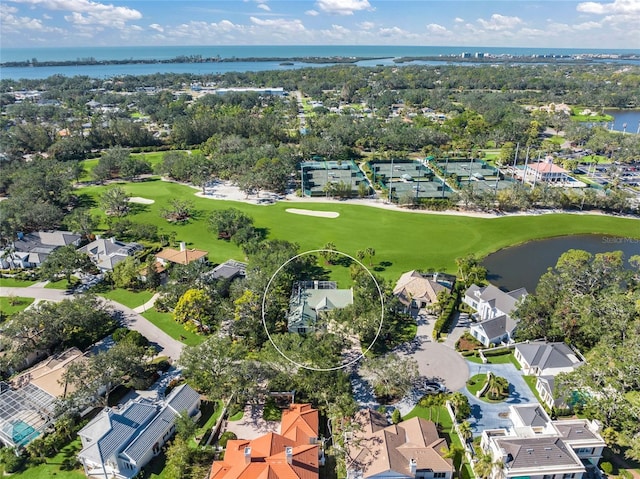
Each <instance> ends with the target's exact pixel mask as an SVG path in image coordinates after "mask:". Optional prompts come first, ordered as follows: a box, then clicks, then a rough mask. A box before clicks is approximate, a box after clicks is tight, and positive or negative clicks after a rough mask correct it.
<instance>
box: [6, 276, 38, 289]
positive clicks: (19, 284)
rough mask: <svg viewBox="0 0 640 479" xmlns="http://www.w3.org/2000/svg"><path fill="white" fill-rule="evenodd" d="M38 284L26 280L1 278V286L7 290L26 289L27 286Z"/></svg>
mask: <svg viewBox="0 0 640 479" xmlns="http://www.w3.org/2000/svg"><path fill="white" fill-rule="evenodd" d="M36 283H37V281H27V280H24V279H16V278H0V286H5V287H7V288H26V287H27V286H31V285H33V284H36Z"/></svg>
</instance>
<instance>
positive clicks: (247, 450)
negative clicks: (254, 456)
mask: <svg viewBox="0 0 640 479" xmlns="http://www.w3.org/2000/svg"><path fill="white" fill-rule="evenodd" d="M250 462H251V447H249V446H247V447H245V448H244V463H245V464H249V463H250Z"/></svg>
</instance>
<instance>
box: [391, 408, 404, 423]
mask: <svg viewBox="0 0 640 479" xmlns="http://www.w3.org/2000/svg"><path fill="white" fill-rule="evenodd" d="M401 421H402V415H401V414H400V410H399V409H394V410H393V412H392V413H391V422H392V423H393V424H398V423H399V422H401Z"/></svg>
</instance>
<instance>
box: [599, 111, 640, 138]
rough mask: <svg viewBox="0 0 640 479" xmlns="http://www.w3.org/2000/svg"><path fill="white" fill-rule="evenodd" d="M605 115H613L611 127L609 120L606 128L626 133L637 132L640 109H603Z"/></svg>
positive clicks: (639, 121) (639, 122)
mask: <svg viewBox="0 0 640 479" xmlns="http://www.w3.org/2000/svg"><path fill="white" fill-rule="evenodd" d="M604 113H605V114H606V115H611V116H613V128H612V125H611V122H609V123H607V124H606V125H605V126H606V128H609V129H613V130H615V131H626V132H627V133H638V131H639V130H640V110H605V111H604Z"/></svg>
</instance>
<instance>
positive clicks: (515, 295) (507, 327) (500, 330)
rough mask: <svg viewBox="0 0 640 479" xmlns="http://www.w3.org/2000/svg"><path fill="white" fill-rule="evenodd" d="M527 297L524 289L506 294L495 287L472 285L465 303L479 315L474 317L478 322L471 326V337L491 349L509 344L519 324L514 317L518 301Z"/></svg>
mask: <svg viewBox="0 0 640 479" xmlns="http://www.w3.org/2000/svg"><path fill="white" fill-rule="evenodd" d="M526 295H527V290H526V289H525V288H519V289H515V290H513V291H509V292H507V293H505V292H504V291H502V290H501V289H499V288H497V287H495V286H493V285H492V284H490V285H488V286H478V285H476V284H472V285H471V286H470V287H469V289H467V291H466V292H465V294H464V298H463V301H464V303H465V304H468V305H469V306H471V307H472V308H473V309H475V310H476V311H477V312H476V314H474V315H473V318H474V319H476V320H477V321H478V322H476V323H474V324H472V325H471V327H470V328H469V329H470V333H471V335H472V336H473V337H474V338H476V339H477V340H478V341H480V342H481V343H482V344H484V346H485V347H489V345H491V344H499V343H502V342H510V341H511V340H512V337H513V331H514V329H515V327H516V321H515V320H514V319H513V318H511V313H512V312H513V311H514V310H515V308H516V304H517V302H518V300H519V299H521V298H523V297H524V296H526Z"/></svg>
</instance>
